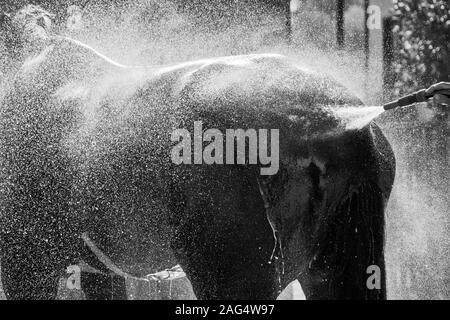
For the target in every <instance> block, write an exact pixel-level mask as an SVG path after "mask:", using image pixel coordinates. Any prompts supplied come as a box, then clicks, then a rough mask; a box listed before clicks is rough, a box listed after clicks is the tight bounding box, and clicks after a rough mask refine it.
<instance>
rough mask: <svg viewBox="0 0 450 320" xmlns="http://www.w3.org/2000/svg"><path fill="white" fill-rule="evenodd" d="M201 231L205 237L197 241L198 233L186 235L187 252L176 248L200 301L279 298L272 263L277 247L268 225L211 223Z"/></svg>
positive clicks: (184, 234)
mask: <svg viewBox="0 0 450 320" xmlns="http://www.w3.org/2000/svg"><path fill="white" fill-rule="evenodd" d="M190 227H193V228H194V229H196V230H199V227H200V226H198V225H197V226H195V225H194V226H190ZM200 229H203V232H202V234H199V235H197V236H195V237H192V235H193V233H194V232H190V231H189V230H186V232H183V236H181V235H180V236H179V237H178V240H179V241H180V240H181V241H183V242H184V243H185V244H187V245H186V246H184V249H183V250H177V249H175V248H174V249H175V250H174V252H175V253H176V256H177V259H178V261H179V263H180V265H181V267H182V268H183V270H184V271H185V272H186V274H187V276H188V278H189V280H190V281H191V284H192V287H193V289H194V292H195V294H196V296H197V298H198V299H202V300H203V299H205V300H210V299H275V298H276V295H277V289H278V282H277V276H276V271H275V267H274V265H272V264H269V263H268V261H269V258H270V254H271V249H272V247H271V245H272V243H273V242H272V238H271V230H270V227H269V226H268V224H265V225H264V226H262V225H259V224H258V222H257V221H248V224H247V223H245V222H242V224H241V225H236V224H233V222H231V225H229V224H227V223H221V224H220V225H218V224H216V223H212V222H211V220H210V223H209V225H203V226H201V227H200ZM261 229H265V230H261ZM260 231H262V232H260ZM184 237H186V238H185V239H183V238H184Z"/></svg>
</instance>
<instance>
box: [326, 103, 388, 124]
mask: <svg viewBox="0 0 450 320" xmlns="http://www.w3.org/2000/svg"><path fill="white" fill-rule="evenodd" d="M328 109H329V110H330V112H332V113H333V114H335V115H336V116H337V117H338V118H340V119H342V121H343V124H344V125H345V128H346V129H360V128H362V127H364V126H366V125H368V124H369V123H370V122H371V121H373V120H374V119H376V118H377V117H378V116H379V115H380V114H382V113H383V111H384V109H383V107H382V106H370V107H363V106H339V107H328Z"/></svg>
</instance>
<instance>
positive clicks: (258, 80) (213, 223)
mask: <svg viewBox="0 0 450 320" xmlns="http://www.w3.org/2000/svg"><path fill="white" fill-rule="evenodd" d="M360 104H361V102H360V101H359V100H358V99H357V98H355V97H354V96H352V95H351V94H350V93H349V92H348V91H347V90H346V89H345V88H344V87H342V86H340V85H339V84H337V83H335V82H334V81H332V80H329V79H327V78H324V77H320V76H317V75H316V74H313V73H311V72H309V71H307V70H304V69H302V68H300V67H298V66H297V65H296V64H295V63H294V62H293V61H290V60H289V59H288V58H286V57H284V56H280V55H248V56H234V57H224V58H215V59H208V60H201V61H195V62H188V63H183V64H178V65H173V66H165V67H158V68H156V67H128V66H122V65H120V64H117V63H115V62H113V61H111V60H110V59H108V58H106V57H104V56H102V55H100V54H99V53H97V52H96V51H94V50H93V49H91V48H89V47H88V46H86V45H84V44H81V43H79V42H76V41H73V40H70V39H65V38H54V39H52V42H51V43H50V44H49V45H48V46H47V47H46V48H45V50H43V51H42V52H41V53H40V54H39V55H37V56H35V57H33V58H32V59H29V60H27V61H26V63H25V64H24V65H23V66H22V68H21V70H20V71H19V73H18V74H17V76H16V78H15V81H14V83H13V84H12V86H11V88H10V89H9V91H8V92H7V94H6V96H5V97H4V99H3V101H2V107H1V119H0V130H1V131H0V139H1V141H0V142H1V149H2V150H1V151H2V152H1V154H2V157H1V168H2V173H1V175H2V180H3V181H2V210H1V227H2V241H3V246H2V247H3V250H4V255H3V258H2V273H3V276H2V278H3V279H4V282H5V283H4V287H5V290H6V292H7V294H8V296H9V297H10V298H51V297H54V295H55V293H56V291H55V290H56V285H57V283H56V279H57V278H58V276H59V274H60V272H61V270H63V269H64V267H65V266H66V265H67V264H70V263H73V262H74V261H77V259H83V258H84V257H85V255H87V254H86V251H85V248H83V244H82V241H80V236H81V234H83V233H87V234H89V237H90V238H91V239H92V240H93V241H95V243H96V244H97V246H98V247H99V248H100V249H101V250H102V251H103V252H105V253H106V254H107V255H108V257H110V259H111V260H112V261H114V263H115V264H116V265H118V266H119V267H120V268H121V269H122V270H124V271H126V272H128V273H131V274H134V275H137V276H142V275H145V274H148V273H152V272H156V271H159V270H162V269H165V268H167V267H171V266H173V265H175V264H177V263H179V264H181V266H182V267H183V269H184V270H185V272H186V274H187V276H188V277H189V279H190V281H191V283H192V285H193V288H194V291H195V293H196V295H197V297H198V298H203V299H214V298H222V299H226V298H234V299H239V298H245V299H269V298H275V297H276V295H277V294H278V292H279V289H280V288H282V287H284V286H285V285H287V283H289V282H290V281H292V280H294V279H296V278H298V279H299V280H300V282H301V284H302V287H303V289H304V290H305V294H306V296H307V298H384V297H385V283H384V256H383V246H384V207H385V205H386V202H387V200H388V197H389V194H390V190H391V187H392V183H393V178H394V158H393V154H392V150H391V149H390V146H389V144H388V142H387V141H386V139H385V138H384V136H383V135H382V133H381V132H380V130H379V129H378V127H377V126H376V125H374V124H373V123H370V124H366V125H364V126H362V127H360V128H352V129H350V128H349V127H348V126H347V125H346V123H347V120H348V119H343V118H342V117H340V116H339V115H337V114H336V113H334V112H332V111H331V109H329V108H327V106H330V105H332V106H341V105H360ZM194 121H202V122H203V126H204V127H205V128H217V129H219V130H221V131H222V132H224V131H225V130H226V129H237V128H242V129H249V128H253V129H260V128H261V129H279V132H280V146H279V154H280V170H279V171H278V173H277V174H276V175H274V176H261V175H259V168H260V165H205V164H203V165H175V164H173V163H172V162H171V159H170V152H171V148H172V146H173V144H174V143H173V142H171V141H170V133H171V132H172V131H173V130H175V129H178V128H192V127H193V122H194ZM271 257H272V259H271ZM281 262H283V263H281ZM374 264H375V265H378V266H379V267H380V269H381V270H382V288H381V289H380V290H369V289H368V288H367V287H366V278H367V277H368V275H367V273H366V269H367V267H368V266H370V265H374ZM31 275H32V276H31ZM94 287H95V285H94Z"/></svg>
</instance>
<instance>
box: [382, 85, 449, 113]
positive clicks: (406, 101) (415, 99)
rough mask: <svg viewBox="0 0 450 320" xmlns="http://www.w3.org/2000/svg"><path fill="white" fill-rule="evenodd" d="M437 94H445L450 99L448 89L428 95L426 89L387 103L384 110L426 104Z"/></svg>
mask: <svg viewBox="0 0 450 320" xmlns="http://www.w3.org/2000/svg"><path fill="white" fill-rule="evenodd" d="M435 94H443V95H445V96H447V97H449V98H450V95H449V90H448V89H444V90H436V91H434V92H433V93H427V90H426V89H422V90H419V91H416V92H414V93H411V94H409V95H407V96H404V97H402V98H400V99H398V100H395V101H392V102H389V103H386V104H385V105H383V109H384V110H391V109H395V108H398V107H406V106H409V105H412V104H415V103H419V102H426V101H427V100H428V99H431V98H432V97H433V96H434V95H435Z"/></svg>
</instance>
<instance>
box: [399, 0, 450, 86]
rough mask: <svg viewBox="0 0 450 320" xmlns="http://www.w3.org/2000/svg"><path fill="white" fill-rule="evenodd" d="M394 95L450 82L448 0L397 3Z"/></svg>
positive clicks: (449, 8) (449, 10)
mask: <svg viewBox="0 0 450 320" xmlns="http://www.w3.org/2000/svg"><path fill="white" fill-rule="evenodd" d="M394 24H395V26H394V29H393V31H394V34H395V37H394V38H395V39H396V43H395V47H396V50H395V51H396V54H397V56H396V59H395V61H394V72H395V76H396V77H395V78H396V81H395V84H394V88H395V94H397V95H398V94H404V93H408V92H411V91H412V90H414V89H419V88H423V87H427V86H429V85H431V84H433V83H436V82H439V81H450V2H449V0H394Z"/></svg>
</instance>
